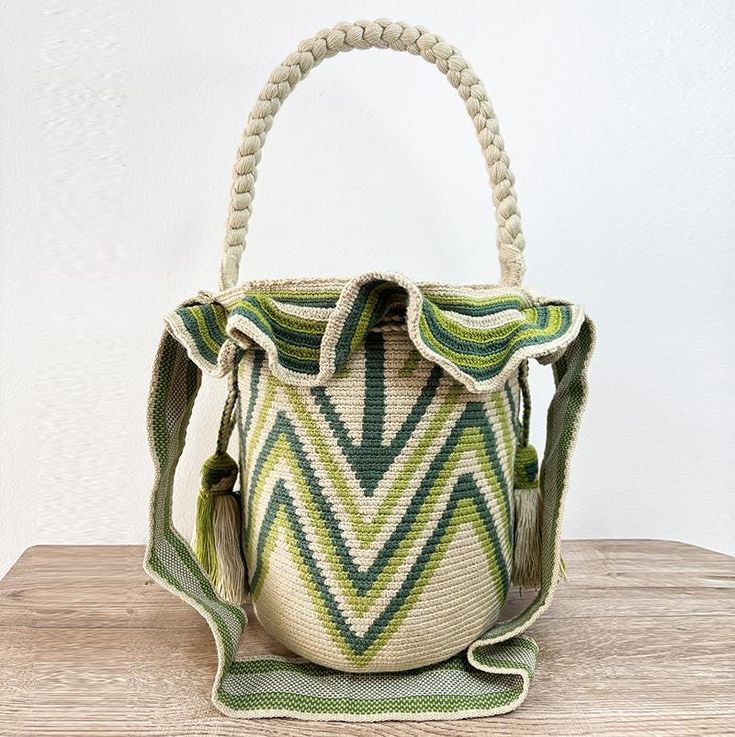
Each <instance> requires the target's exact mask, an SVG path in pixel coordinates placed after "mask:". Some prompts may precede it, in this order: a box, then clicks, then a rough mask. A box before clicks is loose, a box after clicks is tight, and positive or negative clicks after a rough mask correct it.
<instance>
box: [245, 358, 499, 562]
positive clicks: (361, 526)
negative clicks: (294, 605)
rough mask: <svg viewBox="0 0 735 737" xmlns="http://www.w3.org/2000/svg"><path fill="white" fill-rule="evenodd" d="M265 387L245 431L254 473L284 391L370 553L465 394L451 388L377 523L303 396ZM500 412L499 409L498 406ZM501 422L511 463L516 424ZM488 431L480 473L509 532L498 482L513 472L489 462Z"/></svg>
mask: <svg viewBox="0 0 735 737" xmlns="http://www.w3.org/2000/svg"><path fill="white" fill-rule="evenodd" d="M261 361H262V359H261ZM264 381H265V384H266V389H265V392H264V393H265V397H266V399H265V401H264V402H263V405H262V407H261V408H260V411H259V413H258V415H257V417H256V419H255V427H254V430H253V432H252V434H249V433H248V432H247V429H246V431H245V432H246V435H247V437H248V443H247V451H248V454H247V465H248V468H250V469H253V468H254V466H255V464H256V460H255V458H254V452H255V449H256V448H260V447H261V435H262V433H263V432H264V430H265V427H266V422H267V417H268V415H269V413H270V412H271V409H272V406H273V401H274V399H275V396H276V392H277V391H279V387H280V391H282V392H284V393H285V395H286V396H287V397H288V400H289V406H290V408H291V410H292V412H293V415H294V417H295V419H296V421H297V422H298V423H299V430H300V433H301V436H302V440H303V441H304V442H308V443H309V445H310V447H311V448H312V450H313V452H314V454H315V456H316V457H317V458H318V459H319V462H320V463H321V464H322V466H323V468H324V469H325V471H326V473H327V478H328V480H329V482H330V484H331V485H332V488H333V489H334V491H335V492H336V494H337V498H338V499H339V502H340V504H341V506H342V508H343V510H344V511H345V513H346V515H347V518H348V520H349V523H350V527H351V530H352V531H353V533H354V534H355V535H356V536H357V539H358V542H359V544H360V547H361V548H362V549H366V548H369V547H370V546H371V545H372V544H373V542H374V541H375V538H376V537H377V535H378V534H379V533H380V531H381V530H382V529H383V528H384V526H385V524H386V522H387V520H388V519H389V517H390V515H391V513H392V512H393V510H394V509H395V506H396V504H397V503H398V502H399V500H400V499H402V498H404V497H405V494H406V492H407V491H408V487H409V483H410V482H411V479H412V478H413V477H414V475H415V473H416V471H417V469H418V468H419V467H420V466H421V465H422V464H423V463H425V459H426V458H427V454H428V452H429V450H430V448H431V446H432V445H433V444H434V442H435V439H436V437H437V436H438V435H439V434H440V433H442V432H447V431H446V430H445V428H446V424H447V421H448V419H449V417H450V416H451V414H452V413H453V412H454V411H455V410H456V408H457V406H458V402H457V400H458V395H459V392H460V385H459V384H456V383H454V382H452V383H451V384H450V386H449V389H448V391H447V392H446V394H445V397H444V398H443V400H442V402H441V404H440V405H439V406H438V407H437V408H436V409H435V410H434V414H433V415H432V418H431V421H430V422H429V423H428V425H427V427H426V430H425V431H424V433H423V434H422V436H421V437H420V439H419V441H418V443H417V444H416V446H415V448H413V449H412V450H411V452H410V454H409V455H408V456H407V457H405V458H402V459H401V469H400V472H399V473H398V475H397V477H396V480H395V481H394V482H393V484H392V485H391V486H390V487H389V488H388V490H387V492H386V494H385V497H384V499H383V500H382V501H381V502H380V504H379V506H378V507H377V510H376V513H375V515H374V517H373V519H372V520H368V519H365V518H364V516H363V515H362V514H361V512H360V508H359V506H358V503H357V499H356V497H355V495H354V491H353V489H352V486H351V483H350V481H349V480H348V479H347V478H346V477H345V475H344V472H343V470H342V468H341V466H340V464H339V463H338V462H337V461H336V459H335V458H334V456H333V451H332V450H331V449H330V448H329V446H328V444H327V442H326V439H325V437H324V434H323V432H322V430H321V428H320V427H319V426H318V425H317V423H316V421H315V418H314V416H313V415H312V414H311V413H310V412H309V411H308V410H307V408H306V407H305V405H304V404H303V401H302V400H301V398H300V396H299V393H298V391H297V390H296V389H295V388H294V387H289V386H286V385H282V384H280V382H278V381H277V380H276V379H273V377H272V376H268V377H267V378H265V380H264ZM251 384H252V379H251ZM475 406H479V405H475ZM495 406H496V409H497V408H498V405H495ZM499 417H500V418H501V429H502V433H503V444H504V451H505V454H506V457H507V458H512V452H513V451H512V447H511V445H512V441H511V433H512V429H511V419H510V418H509V417H508V416H507V410H505V409H503V410H502V412H499ZM484 431H485V432H486V433H488V434H489V435H491V436H492V442H491V443H490V445H489V448H490V450H488V451H486V452H485V453H482V454H478V456H479V457H478V467H479V470H480V471H481V472H482V473H483V476H484V480H485V483H486V484H487V487H488V488H489V489H490V490H492V493H493V494H494V496H495V504H496V506H497V508H498V510H499V513H500V514H501V519H502V523H503V525H504V526H508V525H509V516H508V515H509V513H508V512H506V510H507V509H508V505H509V502H508V498H507V497H508V490H507V483H502V484H501V481H499V479H503V478H505V477H507V475H508V473H509V471H508V470H507V469H502V468H501V467H500V466H499V465H497V462H491V461H490V460H489V458H493V460H494V455H493V452H492V450H491V449H492V448H494V447H495V446H496V444H497V440H496V439H495V435H494V431H493V428H492V426H491V425H490V424H489V423H487V421H485V422H484ZM467 437H468V439H467V444H468V445H469V443H470V441H472V442H473V443H478V442H480V443H482V442H483V438H482V436H480V437H479V439H478V437H477V436H475V435H472V436H470V435H468V436H467ZM457 460H458V459H456V458H455V459H453V460H452V462H453V463H454V464H456V462H457ZM452 468H453V466H452ZM450 470H451V468H450ZM255 475H256V474H255V472H254V471H252V472H251V474H250V476H251V479H253V478H255ZM259 488H260V487H259V486H258V485H257V483H253V482H252V481H251V486H250V490H251V493H250V494H248V501H247V509H248V512H247V514H248V518H251V517H252V514H253V506H254V504H255V503H256V502H257V501H258V499H259V492H258V489H259ZM437 493H438V492H437ZM428 501H429V502H431V503H432V504H433V502H434V501H435V498H434V496H433V495H432V496H431V497H430V498H429V500H428Z"/></svg>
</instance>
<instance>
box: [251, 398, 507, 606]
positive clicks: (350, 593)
mask: <svg viewBox="0 0 735 737" xmlns="http://www.w3.org/2000/svg"><path fill="white" fill-rule="evenodd" d="M488 441H490V444H489V446H488ZM478 442H480V443H483V444H484V445H485V449H484V452H482V453H480V452H478V451H477V446H478ZM494 449H495V439H494V436H493V434H492V431H491V430H490V428H489V425H488V423H487V420H486V418H485V416H484V414H483V413H478V406H477V405H476V404H473V405H471V406H470V407H468V408H467V409H466V410H465V412H464V413H463V415H462V416H461V417H460V419H459V420H458V422H457V423H456V425H455V427H454V429H453V430H452V432H451V433H450V435H449V437H448V439H447V442H446V443H445V446H444V448H443V449H442V450H441V451H440V452H439V453H438V454H437V456H436V457H435V458H434V459H433V461H432V464H431V466H430V467H429V470H428V472H427V474H426V476H425V477H424V479H423V480H422V481H421V483H420V484H419V485H418V487H417V489H416V491H415V492H414V494H413V496H412V499H411V502H410V504H409V505H408V507H407V509H406V512H405V513H404V515H403V517H402V518H401V520H400V522H399V523H398V524H397V525H396V528H395V530H394V531H393V532H392V534H391V535H390V537H389V538H388V540H387V542H386V543H385V544H384V546H383V547H382V548H381V550H380V551H379V552H378V554H377V555H376V557H375V561H374V563H373V565H372V566H370V568H369V569H368V570H367V571H361V570H359V569H358V567H357V566H356V565H355V563H354V561H353V559H352V556H351V554H350V551H349V546H348V545H347V543H346V541H345V539H344V537H343V535H342V532H341V531H340V529H339V528H338V527H337V526H335V525H334V524H333V522H332V520H333V519H334V516H333V511H332V509H331V507H330V506H329V503H328V501H327V499H326V497H325V496H324V492H323V490H322V488H321V485H320V483H319V481H318V479H317V477H316V474H315V473H314V470H313V468H312V467H311V465H310V464H309V462H308V460H307V456H306V453H304V449H303V446H302V444H301V442H300V441H299V440H298V438H297V433H296V431H295V429H294V428H293V426H292V425H291V423H290V422H289V421H288V420H287V419H286V417H285V415H283V414H282V413H279V415H278V416H277V420H276V423H275V425H274V427H273V429H272V430H271V433H270V436H269V438H268V439H267V440H266V442H265V443H264V446H263V449H262V451H261V453H260V456H259V457H258V459H257V460H256V461H255V463H254V464H253V465H252V467H251V468H252V471H251V473H250V479H251V481H250V484H249V488H250V493H249V500H248V508H249V511H248V518H249V519H253V508H258V507H259V506H260V504H261V502H260V500H261V498H262V496H263V495H264V494H265V489H266V487H265V482H266V480H267V479H269V478H270V477H271V474H272V472H273V469H274V468H275V466H276V465H277V463H278V462H279V461H281V460H284V461H285V462H286V463H287V465H288V467H289V470H290V473H291V478H290V482H291V483H293V484H295V485H296V488H297V489H298V491H299V493H300V497H301V499H302V503H303V504H304V506H305V507H306V509H307V512H308V514H309V519H310V524H311V525H312V527H313V531H314V532H315V534H316V535H317V538H318V540H319V543H320V548H321V550H322V555H323V557H324V558H325V559H326V560H328V561H330V563H331V567H330V570H331V573H332V575H333V576H334V578H335V580H337V581H338V582H339V583H340V588H341V590H342V591H343V593H344V595H345V597H346V598H347V599H348V600H349V602H350V605H351V606H352V607H353V609H354V610H356V611H360V612H364V611H366V610H367V609H368V608H370V606H372V604H373V602H374V600H375V598H376V597H377V596H379V594H380V593H382V591H384V589H385V588H386V586H387V585H388V584H389V583H390V581H391V580H393V578H394V576H395V573H396V570H397V569H398V568H399V567H400V565H401V564H402V563H403V562H404V561H405V560H406V558H407V556H408V555H409V554H410V551H411V550H412V549H413V547H414V544H415V542H416V541H417V539H418V536H419V535H420V533H421V531H422V530H423V529H425V528H426V525H427V524H428V521H429V520H430V518H431V515H432V512H433V511H434V510H435V507H436V502H437V499H438V497H439V495H440V494H441V492H442V491H443V490H444V489H445V488H446V486H447V483H448V482H449V481H450V480H451V478H452V476H453V475H454V473H455V470H456V467H457V464H458V462H459V460H460V458H461V457H462V456H463V455H464V454H466V453H472V455H473V456H475V457H479V460H480V466H481V468H482V470H483V472H484V473H485V474H487V473H488V470H489V469H488V466H490V465H491V464H490V463H488V462H487V460H486V458H487V457H491V458H492V457H493V451H494ZM490 473H491V474H492V475H491V477H490V478H484V479H483V482H484V484H487V485H488V487H489V489H490V490H491V493H492V494H493V496H494V505H495V507H496V508H497V511H496V512H495V515H496V516H497V518H498V520H499V522H498V523H499V525H500V527H501V529H502V530H503V539H502V544H501V547H502V550H501V558H502V557H503V556H504V555H506V554H507V551H508V550H509V549H510V538H509V536H510V524H509V519H510V509H509V505H510V500H509V490H508V486H507V480H506V476H505V475H504V474H503V472H502V470H501V469H500V468H499V467H495V468H493V469H492V470H491V471H490ZM268 488H271V487H270V486H269V487H268ZM253 534H254V531H252V530H251V531H250V539H249V545H248V549H249V551H250V553H251V557H252V558H253V561H252V562H251V570H257V566H258V563H257V560H258V553H257V551H255V550H254V549H253V543H254V540H253V538H252V535H253ZM335 554H336V559H335ZM499 565H501V567H502V568H503V572H502V575H503V577H504V578H507V571H506V570H505V563H504V561H503V560H501V561H500V562H499ZM252 585H253V591H254V593H255V595H256V596H257V592H258V586H259V583H258V576H257V575H254V576H253V582H252Z"/></svg>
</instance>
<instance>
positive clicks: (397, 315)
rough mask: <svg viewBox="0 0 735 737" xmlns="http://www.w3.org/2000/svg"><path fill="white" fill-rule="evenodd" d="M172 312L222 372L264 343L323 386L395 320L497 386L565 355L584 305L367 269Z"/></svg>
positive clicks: (196, 357) (259, 286)
mask: <svg viewBox="0 0 735 737" xmlns="http://www.w3.org/2000/svg"><path fill="white" fill-rule="evenodd" d="M165 319H166V324H167V326H168V329H169V331H170V332H171V333H172V334H173V335H174V336H175V337H176V338H177V340H178V341H179V342H180V343H181V344H182V345H184V346H185V347H186V350H187V352H188V354H189V356H190V358H191V359H192V360H193V361H194V362H195V363H196V364H197V366H199V367H200V368H201V369H202V370H203V371H205V372H206V373H209V374H212V375H214V376H222V375H224V374H225V373H227V371H229V370H230V369H231V368H232V366H233V365H234V364H235V362H236V361H237V358H238V354H239V352H240V351H244V350H249V349H251V348H253V347H259V348H261V349H263V350H264V351H265V352H266V354H267V356H268V362H269V367H270V370H271V371H272V372H273V374H274V375H275V376H276V377H277V378H278V379H280V380H281V381H283V382H285V383H287V384H294V385H302V386H317V385H323V384H325V383H326V382H328V381H329V380H330V379H331V378H332V377H333V376H334V374H335V373H336V372H338V371H339V370H340V369H341V368H342V367H343V366H344V364H345V363H346V362H347V360H348V358H349V356H350V354H351V353H352V352H353V351H354V350H355V349H356V348H357V347H359V346H360V345H361V344H362V342H363V341H364V339H365V336H366V335H367V333H368V332H370V331H371V330H373V329H375V328H376V327H380V326H383V325H389V326H391V327H398V328H399V329H400V328H401V327H402V328H403V329H405V330H407V332H408V335H409V337H410V339H411V341H412V343H413V344H414V346H415V347H416V350H417V351H418V352H419V353H420V354H421V355H422V356H423V357H424V358H426V359H427V360H428V361H430V362H432V363H434V364H437V365H439V366H441V367H442V368H443V369H444V370H445V371H446V372H447V373H448V374H450V375H451V376H453V377H454V378H455V379H457V381H459V382H461V383H462V384H463V385H464V386H465V387H466V388H467V389H468V390H469V391H472V392H490V391H495V390H497V389H499V388H500V387H502V385H503V384H504V383H505V382H506V381H507V379H508V378H509V377H510V376H511V374H512V373H513V372H514V371H515V370H516V369H517V368H518V366H519V364H520V363H521V362H522V361H523V360H525V359H528V358H537V359H539V360H541V361H543V362H548V361H551V360H554V359H555V358H556V357H558V356H559V355H560V354H561V353H562V352H563V351H564V350H565V349H566V347H567V346H568V345H569V344H570V343H571V342H572V341H573V340H574V338H575V337H576V336H577V334H578V332H579V330H580V327H581V325H582V322H583V320H584V311H583V310H582V308H581V307H580V306H578V305H572V304H568V303H566V302H560V301H551V300H546V299H543V298H538V297H534V296H532V295H531V294H530V293H529V292H527V291H526V290H523V289H518V288H504V287H493V286H472V287H456V286H444V285H434V284H416V283H414V282H412V281H410V280H408V279H406V278H405V277H403V276H401V275H399V274H392V273H369V274H364V275H362V276H359V277H356V278H354V279H351V280H349V281H342V282H336V281H292V282H283V281H271V282H267V281H263V282H252V283H250V284H246V285H244V286H242V287H238V288H237V289H234V290H229V291H228V292H225V293H222V294H221V295H218V296H212V295H209V294H206V293H200V294H199V295H198V296H197V297H196V298H195V299H194V300H192V301H191V302H188V303H186V304H184V305H183V306H181V307H180V308H178V309H177V310H176V311H175V312H173V313H171V314H169V315H167V316H166V318H165Z"/></svg>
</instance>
